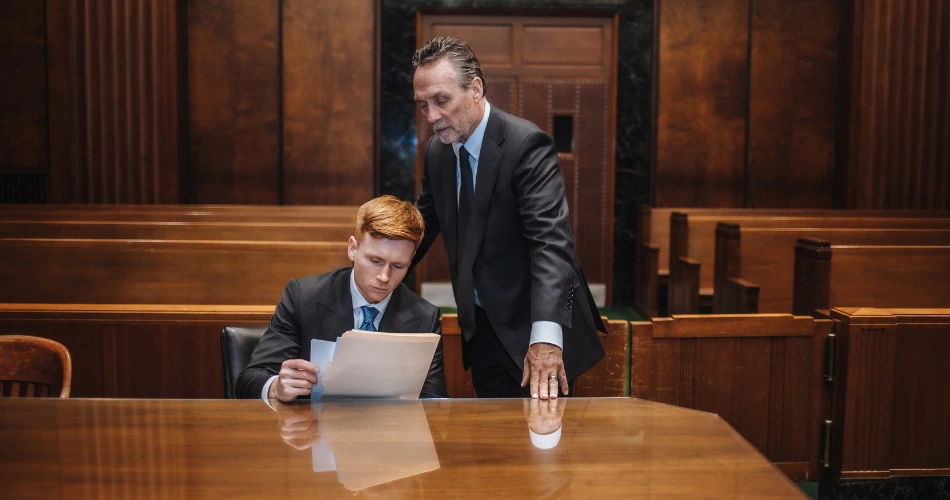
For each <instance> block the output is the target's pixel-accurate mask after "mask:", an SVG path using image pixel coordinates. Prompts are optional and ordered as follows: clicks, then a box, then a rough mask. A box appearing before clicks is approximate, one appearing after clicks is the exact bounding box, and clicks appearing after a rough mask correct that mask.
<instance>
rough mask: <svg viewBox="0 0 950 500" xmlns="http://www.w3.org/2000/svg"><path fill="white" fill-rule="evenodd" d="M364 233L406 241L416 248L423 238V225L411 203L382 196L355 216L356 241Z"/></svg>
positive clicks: (362, 207)
mask: <svg viewBox="0 0 950 500" xmlns="http://www.w3.org/2000/svg"><path fill="white" fill-rule="evenodd" d="M366 233H369V234H371V235H373V236H381V237H383V238H387V239H390V240H410V241H412V242H413V243H414V244H415V245H416V246H419V242H421V241H422V235H423V234H425V222H424V221H423V220H422V213H420V212H419V209H418V208H416V207H415V206H414V205H413V204H412V203H409V202H408V201H402V200H400V199H399V198H396V197H395V196H392V195H385V196H380V197H379V198H373V199H372V200H369V201H367V202H366V203H364V204H363V206H361V207H360V210H359V212H357V214H356V237H357V239H359V238H361V237H362V236H363V235H364V234H366Z"/></svg>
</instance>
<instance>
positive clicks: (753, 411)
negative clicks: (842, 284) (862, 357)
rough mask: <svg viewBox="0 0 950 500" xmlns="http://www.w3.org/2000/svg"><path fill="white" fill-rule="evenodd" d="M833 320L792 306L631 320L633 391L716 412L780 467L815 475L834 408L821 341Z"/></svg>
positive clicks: (798, 475) (798, 474) (793, 473)
mask: <svg viewBox="0 0 950 500" xmlns="http://www.w3.org/2000/svg"><path fill="white" fill-rule="evenodd" d="M831 325H832V324H831V322H830V321H827V320H818V321H816V320H814V319H812V318H808V317H793V316H791V315H788V314H772V315H715V316H709V315H681V316H674V317H672V318H655V319H654V320H653V321H652V322H633V323H631V331H632V333H631V349H630V352H631V358H630V395H631V396H632V397H635V398H643V399H650V400H653V401H658V402H661V403H667V404H672V405H676V406H683V407H687V408H695V409H698V410H704V411H709V412H714V413H717V414H719V415H720V416H722V418H723V419H725V420H726V421H727V422H729V424H730V425H732V426H733V427H734V428H735V429H736V430H737V431H738V432H739V433H740V434H741V435H742V436H743V437H744V438H745V439H747V440H748V441H749V442H750V443H752V444H753V445H754V446H755V447H756V448H757V449H758V450H759V451H761V452H762V454H764V455H765V456H767V457H768V458H769V459H770V460H772V461H773V462H776V463H777V465H779V466H780V468H781V469H782V470H783V472H785V473H786V474H788V475H789V476H791V477H793V478H795V479H796V480H816V479H817V474H818V473H819V468H818V449H819V446H818V439H819V433H818V423H819V421H820V419H824V418H827V412H828V411H830V410H829V407H828V405H827V404H826V403H825V401H827V400H828V396H829V395H828V393H827V388H825V387H821V386H820V384H819V380H820V367H819V365H820V363H821V356H820V355H819V352H820V351H819V349H821V348H822V347H823V343H824V339H825V337H826V336H827V335H828V333H830V331H831Z"/></svg>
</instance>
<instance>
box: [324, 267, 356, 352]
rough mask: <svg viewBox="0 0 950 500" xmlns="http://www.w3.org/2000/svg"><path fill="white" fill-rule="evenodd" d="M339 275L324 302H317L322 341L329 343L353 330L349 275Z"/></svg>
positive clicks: (348, 273) (347, 273)
mask: <svg viewBox="0 0 950 500" xmlns="http://www.w3.org/2000/svg"><path fill="white" fill-rule="evenodd" d="M352 272H353V270H352V269H351V270H350V271H349V272H346V273H340V275H339V276H337V278H336V279H335V280H333V283H332V284H331V285H330V292H329V293H328V294H327V299H326V302H319V303H318V304H317V305H318V307H319V308H320V328H321V330H322V332H323V337H324V338H323V340H329V341H331V342H334V341H336V338H337V337H339V336H340V335H343V333H344V332H346V331H348V330H352V329H353V298H352V296H351V295H350V273H352Z"/></svg>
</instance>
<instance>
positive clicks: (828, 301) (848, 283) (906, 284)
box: [792, 238, 950, 314]
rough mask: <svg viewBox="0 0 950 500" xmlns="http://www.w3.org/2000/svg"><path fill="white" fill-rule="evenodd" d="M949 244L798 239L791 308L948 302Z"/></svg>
mask: <svg viewBox="0 0 950 500" xmlns="http://www.w3.org/2000/svg"><path fill="white" fill-rule="evenodd" d="M948 283H950V246H864V245H832V244H831V242H829V241H822V240H815V239H810V238H799V239H798V242H797V243H796V245H795V275H794V284H793V299H792V311H793V312H794V313H795V314H813V313H814V311H815V310H816V309H820V310H826V309H830V308H832V307H855V306H858V307H891V308H942V307H950V286H947V284H948Z"/></svg>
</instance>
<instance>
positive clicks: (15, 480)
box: [0, 398, 808, 499]
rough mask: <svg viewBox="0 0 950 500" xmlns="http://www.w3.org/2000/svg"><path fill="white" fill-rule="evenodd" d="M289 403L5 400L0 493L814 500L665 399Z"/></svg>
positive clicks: (706, 420)
mask: <svg viewBox="0 0 950 500" xmlns="http://www.w3.org/2000/svg"><path fill="white" fill-rule="evenodd" d="M275 406H276V407H277V411H275V410H272V409H271V408H269V407H268V406H267V405H266V404H265V403H264V402H262V401H218V400H108V399H98V400H83V399H73V400H27V399H20V400H17V399H0V488H2V491H0V497H3V498H47V497H52V498H88V497H108V498H180V497H224V498H233V497H255V498H261V497H271V498H288V497H307V498H326V497H352V496H354V495H357V496H360V497H364V498H365V497H371V498H376V497H378V498H420V497H425V498H498V497H516V498H525V499H526V498H538V497H545V498H606V497H623V498H651V499H660V498H729V499H736V498H749V499H767V498H772V499H776V498H808V497H807V496H806V495H804V494H803V492H802V491H801V490H799V488H798V487H796V486H795V485H794V484H793V483H791V482H790V481H789V480H788V479H787V478H786V477H785V476H784V475H783V474H782V473H780V472H779V471H778V470H777V469H776V468H775V467H773V466H772V465H771V464H770V463H769V462H768V461H766V460H765V458H763V457H762V456H761V455H760V454H759V453H758V452H757V451H756V450H755V449H754V448H753V447H752V446H751V445H750V444H749V443H747V442H746V441H744V440H743V439H742V438H741V437H740V436H739V435H738V434H737V433H736V432H735V431H734V430H733V429H732V428H730V427H729V425H727V424H726V423H725V422H724V421H723V420H722V419H720V418H719V417H717V416H715V415H712V414H708V413H703V412H699V411H694V410H687V409H683V408H677V407H673V406H668V405H664V404H660V403H653V402H648V401H641V400H636V399H626V398H616V399H614V398H603V399H583V398H577V399H561V400H559V401H557V402H555V403H553V404H549V403H547V402H539V401H531V400H443V401H421V402H420V401H394V402H365V401H364V402H356V401H351V402H334V403H329V402H327V403H323V404H317V405H310V404H296V405H288V406H284V405H280V404H275ZM556 429H559V430H556ZM558 433H560V437H559V439H557V438H556V436H557V435H558ZM532 434H535V436H532ZM533 438H534V439H533ZM535 442H536V443H537V446H536V445H535V444H533V443H535ZM555 442H556V444H555V445H554V446H553V447H550V448H547V449H544V448H545V447H548V446H551V445H552V444H554V443H555ZM539 446H540V447H539Z"/></svg>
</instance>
